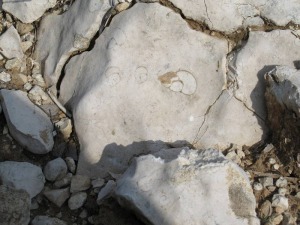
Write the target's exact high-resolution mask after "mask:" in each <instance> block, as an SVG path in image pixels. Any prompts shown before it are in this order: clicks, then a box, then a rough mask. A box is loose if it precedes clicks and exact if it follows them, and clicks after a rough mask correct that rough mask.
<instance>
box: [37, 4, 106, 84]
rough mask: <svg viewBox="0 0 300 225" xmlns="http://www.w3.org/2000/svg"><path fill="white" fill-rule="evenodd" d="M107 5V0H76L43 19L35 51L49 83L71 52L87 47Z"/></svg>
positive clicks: (59, 71) (52, 82)
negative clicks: (68, 6)
mask: <svg viewBox="0 0 300 225" xmlns="http://www.w3.org/2000/svg"><path fill="white" fill-rule="evenodd" d="M109 8H110V5H109V1H108V0H85V1H75V2H74V4H73V5H72V6H71V8H70V9H69V10H68V11H67V12H66V13H64V14H62V15H56V14H50V15H48V16H46V17H45V18H44V19H43V20H42V22H41V25H40V28H39V32H38V38H37V39H38V42H37V46H36V52H35V55H36V59H37V60H38V61H39V62H41V63H42V66H43V67H44V70H43V71H42V73H43V74H44V75H45V78H46V82H47V83H48V85H52V84H54V83H56V81H57V80H58V78H59V76H60V74H61V70H62V68H63V66H64V65H65V63H66V62H67V60H68V59H69V57H70V56H71V55H72V54H74V53H75V52H78V51H82V50H85V49H87V48H88V47H89V45H90V41H91V39H92V38H93V37H94V35H95V34H96V33H97V31H98V30H99V28H100V26H101V22H102V19H103V17H104V15H105V13H106V12H107V11H108V10H109ZM57 37H60V38H57Z"/></svg>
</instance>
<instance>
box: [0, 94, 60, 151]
mask: <svg viewBox="0 0 300 225" xmlns="http://www.w3.org/2000/svg"><path fill="white" fill-rule="evenodd" d="M0 97H1V104H2V107H3V111H4V114H5V118H6V120H7V124H8V128H9V131H10V134H11V135H12V137H13V138H14V139H15V140H16V141H18V142H19V143H20V144H21V145H22V146H24V147H25V148H27V149H28V150H29V151H31V152H33V153H36V154H45V153H48V152H49V151H51V150H52V147H53V144H54V141H53V135H52V131H53V125H52V123H51V121H50V119H49V117H48V116H47V114H46V113H44V112H43V111H42V110H41V109H40V108H39V107H37V106H36V105H34V104H33V103H32V102H31V101H30V100H29V99H28V97H27V93H26V92H23V91H15V90H4V89H3V90H1V91H0Z"/></svg>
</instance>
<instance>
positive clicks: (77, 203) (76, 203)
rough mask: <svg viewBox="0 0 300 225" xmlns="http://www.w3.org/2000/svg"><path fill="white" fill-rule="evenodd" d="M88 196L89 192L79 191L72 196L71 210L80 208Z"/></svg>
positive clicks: (69, 203)
mask: <svg viewBox="0 0 300 225" xmlns="http://www.w3.org/2000/svg"><path fill="white" fill-rule="evenodd" d="M86 198H87V193H85V192H78V193H75V194H73V195H72V196H71V198H70V199H69V201H68V206H69V208H70V209H71V210H75V209H79V208H80V207H81V206H83V204H84V203H85V201H86Z"/></svg>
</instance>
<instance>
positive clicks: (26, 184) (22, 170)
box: [0, 161, 45, 198]
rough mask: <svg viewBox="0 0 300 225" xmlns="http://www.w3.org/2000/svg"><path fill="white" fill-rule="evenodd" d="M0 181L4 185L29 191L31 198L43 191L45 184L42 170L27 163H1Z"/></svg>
mask: <svg viewBox="0 0 300 225" xmlns="http://www.w3.org/2000/svg"><path fill="white" fill-rule="evenodd" d="M0 180H1V183H2V184H5V185H7V186H10V187H13V188H15V189H18V190H19V189H22V190H25V191H27V192H28V194H29V195H30V197H31V198H33V197H34V196H36V195H37V194H39V193H40V192H41V191H42V190H43V188H44V183H45V177H44V174H43V172H42V170H41V168H40V167H38V166H35V165H33V164H30V163H27V162H12V161H6V162H0Z"/></svg>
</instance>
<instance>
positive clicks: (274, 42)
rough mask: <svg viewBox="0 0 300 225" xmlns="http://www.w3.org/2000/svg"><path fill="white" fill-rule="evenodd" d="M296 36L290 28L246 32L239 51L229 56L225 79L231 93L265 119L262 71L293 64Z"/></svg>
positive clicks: (297, 47)
mask: <svg viewBox="0 0 300 225" xmlns="http://www.w3.org/2000/svg"><path fill="white" fill-rule="evenodd" d="M299 51H300V39H299V38H298V37H297V35H296V34H294V31H291V30H274V31H271V32H262V31H256V32H250V34H249V39H248V41H247V42H246V44H245V45H244V46H243V47H242V48H241V49H240V51H239V52H237V53H236V54H234V55H232V56H230V58H231V62H230V63H229V69H230V71H229V73H228V77H229V79H230V80H231V81H232V82H233V83H234V85H235V88H236V89H237V90H236V91H235V96H236V97H237V98H238V99H239V100H241V101H242V102H244V103H245V104H246V106H247V107H248V108H250V109H251V110H253V111H254V112H255V113H256V114H257V115H258V116H259V117H260V118H262V119H263V120H266V106H265V100H264V93H265V83H264V80H263V79H264V74H265V73H266V72H268V71H270V70H271V69H273V68H274V67H275V66H276V65H289V66H294V64H297V61H298V60H299Z"/></svg>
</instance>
